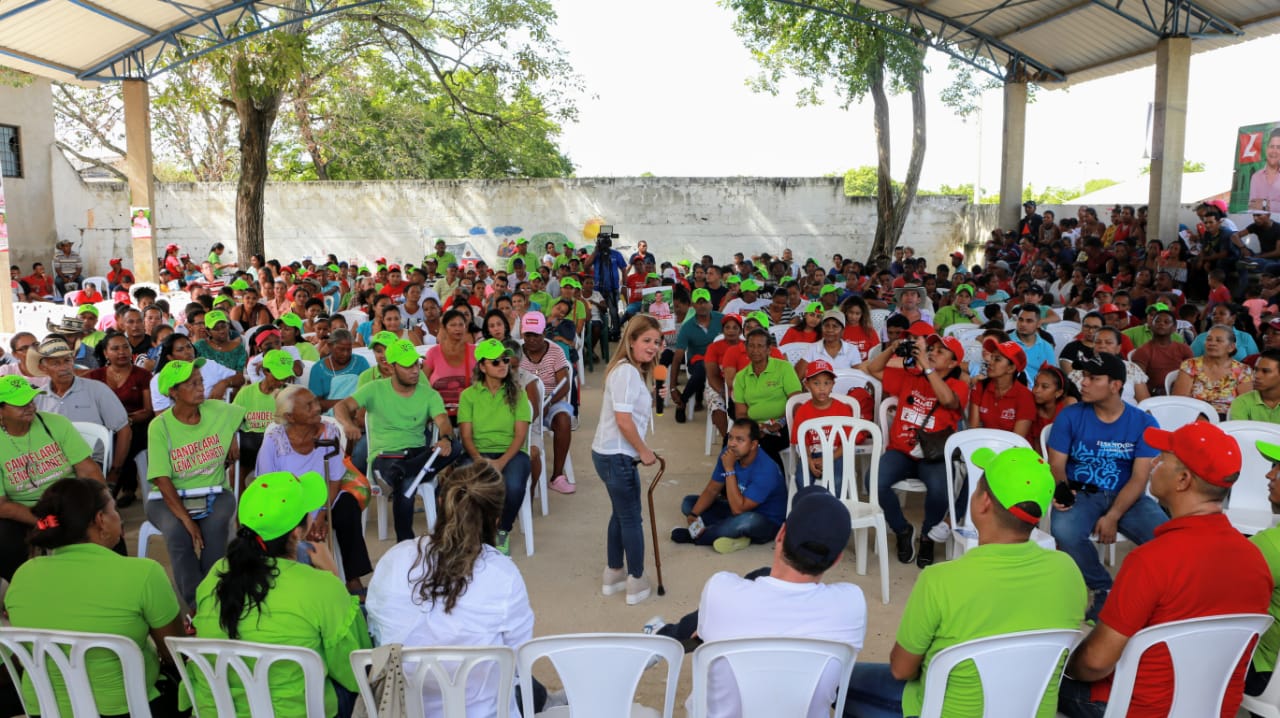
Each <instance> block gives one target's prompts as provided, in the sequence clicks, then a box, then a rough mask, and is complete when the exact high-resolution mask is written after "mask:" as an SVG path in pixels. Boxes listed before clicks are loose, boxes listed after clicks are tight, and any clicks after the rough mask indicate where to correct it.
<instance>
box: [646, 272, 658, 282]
mask: <svg viewBox="0 0 1280 718" xmlns="http://www.w3.org/2000/svg"><path fill="white" fill-rule="evenodd" d="M644 278H645V279H657V280H659V281H661V280H662V275H661V274H658V273H657V272H649V273H648V274H646V275H644Z"/></svg>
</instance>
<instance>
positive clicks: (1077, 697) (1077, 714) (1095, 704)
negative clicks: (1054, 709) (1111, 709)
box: [1058, 676, 1107, 718]
mask: <svg viewBox="0 0 1280 718" xmlns="http://www.w3.org/2000/svg"><path fill="white" fill-rule="evenodd" d="M1091 686H1092V684H1090V683H1084V682H1082V681H1077V680H1076V679H1074V678H1067V677H1066V676H1063V677H1062V685H1061V686H1059V687H1058V710H1059V711H1060V712H1061V713H1062V714H1063V715H1065V716H1067V718H1102V715H1103V714H1104V713H1106V712H1107V704H1106V703H1104V702H1102V701H1091V700H1089V689H1090V687H1091Z"/></svg>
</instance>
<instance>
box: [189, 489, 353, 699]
mask: <svg viewBox="0 0 1280 718" xmlns="http://www.w3.org/2000/svg"><path fill="white" fill-rule="evenodd" d="M328 500H329V490H328V487H327V486H326V485H325V480H324V477H322V476H321V475H320V474H318V473H315V472H309V473H305V474H302V475H301V476H297V475H294V474H292V473H289V472H287V471H276V472H273V473H269V474H263V475H261V476H258V477H256V478H254V479H253V481H252V483H250V484H249V486H248V487H247V488H245V490H244V493H243V494H242V495H241V497H240V507H239V517H240V529H239V530H238V531H237V532H236V537H235V538H234V539H232V540H231V544H230V545H228V546H227V552H226V555H225V556H224V557H223V558H222V559H220V560H219V561H218V563H217V564H215V565H214V567H213V569H212V570H211V571H210V572H209V575H208V576H207V577H205V579H204V581H202V582H201V583H200V586H199V588H197V589H196V606H197V609H196V617H195V620H193V621H192V626H193V627H194V628H195V629H196V635H198V636H199V637H201V638H223V639H227V638H229V639H232V640H241V641H251V642H254V643H274V644H278V645H289V646H301V647H303V648H310V649H311V650H313V651H315V652H316V653H318V654H320V658H321V659H322V660H323V661H324V665H325V669H326V672H327V673H328V677H329V680H328V681H326V682H325V691H324V694H325V695H324V706H325V715H327V716H339V717H340V718H345V717H346V716H349V715H350V714H351V709H352V707H353V706H354V701H355V691H356V690H357V689H358V687H357V685H356V678H355V674H354V673H353V672H352V671H351V662H350V660H349V656H350V654H351V652H352V651H355V650H359V649H361V648H369V646H370V644H369V631H368V629H367V628H366V626H365V621H364V614H363V613H361V612H360V603H359V599H357V598H356V597H355V596H352V595H349V594H348V593H347V589H346V587H345V586H344V585H343V584H342V581H341V580H339V579H338V576H337V574H336V571H335V569H334V561H333V555H332V554H330V553H329V549H327V548H326V547H325V545H324V544H323V543H317V544H313V545H311V546H310V548H308V549H307V553H309V555H310V559H311V565H310V566H307V565H305V564H302V563H299V562H297V561H295V560H294V557H295V556H297V554H298V541H299V540H300V539H302V537H303V536H305V535H306V533H307V530H308V524H309V523H310V522H311V514H312V512H313V511H315V510H317V509H319V508H320V507H322V506H325V505H326V503H327V502H328ZM191 680H192V682H193V684H194V690H195V696H196V712H197V713H198V714H199V715H214V714H215V713H216V711H215V709H214V704H213V695H212V693H210V691H209V687H208V686H207V685H205V684H204V681H203V679H202V677H201V676H200V674H199V672H198V671H196V672H193V673H191ZM270 682H271V700H272V704H273V707H274V709H275V711H274V712H275V715H278V716H290V715H294V716H296V715H302V714H303V713H305V712H306V711H305V710H304V705H305V704H304V697H305V694H304V685H303V681H302V669H301V668H298V667H296V666H291V665H290V666H281V667H279V668H273V669H272V671H271V680H270ZM231 691H232V696H233V698H234V699H235V704H236V706H237V707H239V710H238V715H239V716H241V718H245V717H247V716H248V715H249V711H248V703H247V702H246V700H245V698H244V695H243V689H242V688H241V687H240V686H238V685H234V684H233V685H232V688H231ZM224 718H226V717H224Z"/></svg>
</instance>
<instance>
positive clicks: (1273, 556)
mask: <svg viewBox="0 0 1280 718" xmlns="http://www.w3.org/2000/svg"><path fill="white" fill-rule="evenodd" d="M1249 540H1250V541H1252V542H1253V545H1254V546H1257V547H1258V550H1259V551H1262V557H1263V558H1265V559H1266V560H1267V568H1269V569H1271V579H1272V580H1273V581H1277V582H1280V527H1276V528H1269V529H1267V530H1266V531H1262V532H1259V533H1256V534H1254V535H1253V536H1251V537H1249ZM1277 585H1280V583H1278V584H1277ZM10 590H12V589H10ZM1267 612H1268V613H1270V614H1271V615H1272V616H1280V591H1272V592H1271V607H1270V608H1268V609H1267ZM1277 652H1280V622H1276V623H1272V624H1271V627H1270V628H1268V629H1267V632H1266V633H1264V634H1262V638H1259V639H1258V647H1257V649H1255V650H1254V652H1253V669H1254V670H1255V671H1258V672H1259V673H1270V672H1272V671H1274V670H1275V667H1276V653H1277Z"/></svg>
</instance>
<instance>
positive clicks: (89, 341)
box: [80, 331, 107, 347]
mask: <svg viewBox="0 0 1280 718" xmlns="http://www.w3.org/2000/svg"><path fill="white" fill-rule="evenodd" d="M105 336H107V333H106V332H103V331H95V332H94V333H92V334H89V335H87V336H86V337H85V338H83V339H81V340H80V343H81V344H83V345H85V346H87V347H97V346H98V342H100V341H102V339H103V337H105Z"/></svg>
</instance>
